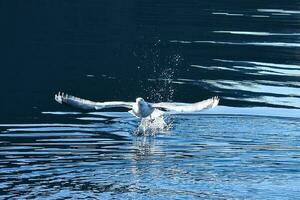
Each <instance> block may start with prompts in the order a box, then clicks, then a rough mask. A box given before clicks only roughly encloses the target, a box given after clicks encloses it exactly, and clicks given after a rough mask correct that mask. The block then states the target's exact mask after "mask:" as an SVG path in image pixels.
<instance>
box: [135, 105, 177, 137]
mask: <svg viewBox="0 0 300 200" xmlns="http://www.w3.org/2000/svg"><path fill="white" fill-rule="evenodd" d="M172 126H173V122H172V120H171V118H170V117H169V115H166V113H165V112H163V111H160V110H157V109H156V110H155V111H154V112H153V113H152V114H151V116H149V117H146V118H143V119H142V120H141V122H140V124H139V126H138V128H137V129H136V131H135V132H134V134H135V135H143V136H154V135H156V134H157V133H166V132H167V131H168V130H170V129H171V128H172Z"/></svg>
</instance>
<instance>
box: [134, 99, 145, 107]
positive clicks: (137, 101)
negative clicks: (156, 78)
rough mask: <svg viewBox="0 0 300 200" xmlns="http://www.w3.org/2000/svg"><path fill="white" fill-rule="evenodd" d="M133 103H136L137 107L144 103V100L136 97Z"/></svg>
mask: <svg viewBox="0 0 300 200" xmlns="http://www.w3.org/2000/svg"><path fill="white" fill-rule="evenodd" d="M135 102H136V103H137V104H138V105H141V104H143V103H145V100H144V99H143V98H141V97H138V98H136V100H135Z"/></svg>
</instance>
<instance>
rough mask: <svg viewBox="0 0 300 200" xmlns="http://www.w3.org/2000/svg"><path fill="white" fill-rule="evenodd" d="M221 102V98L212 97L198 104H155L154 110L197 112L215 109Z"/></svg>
mask: <svg viewBox="0 0 300 200" xmlns="http://www.w3.org/2000/svg"><path fill="white" fill-rule="evenodd" d="M219 101H220V99H219V97H212V98H210V99H207V100H204V101H200V102H196V103H154V104H152V106H153V107H154V108H162V109H165V110H167V111H174V112H196V111H200V110H203V109H208V108H214V107H216V106H217V105H218V104H219Z"/></svg>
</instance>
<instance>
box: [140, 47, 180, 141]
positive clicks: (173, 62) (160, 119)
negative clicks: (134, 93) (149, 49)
mask: <svg viewBox="0 0 300 200" xmlns="http://www.w3.org/2000/svg"><path fill="white" fill-rule="evenodd" d="M155 47H156V48H157V44H156V45H155ZM154 52H156V55H154V56H152V58H153V59H154V60H153V61H152V62H153V63H154V64H153V70H152V72H153V73H152V74H149V79H148V80H149V81H151V83H152V84H151V85H150V86H149V87H148V88H144V90H145V93H146V94H149V95H148V96H147V97H146V99H147V100H148V101H151V102H166V101H167V102H170V101H172V99H173V95H174V91H175V90H174V87H173V84H172V81H173V80H174V78H175V76H176V69H177V68H178V65H179V64H180V63H181V61H182V58H181V56H180V55H178V54H174V55H169V56H166V57H165V58H164V59H162V58H161V56H160V54H159V52H160V51H154ZM172 124H173V123H172V119H171V118H170V116H168V115H167V114H166V113H165V112H163V111H159V110H155V111H154V112H153V114H152V115H151V117H147V118H144V119H142V120H141V122H140V125H139V127H138V129H137V130H136V134H138V135H155V134H157V133H161V132H166V131H168V130H169V129H170V128H172Z"/></svg>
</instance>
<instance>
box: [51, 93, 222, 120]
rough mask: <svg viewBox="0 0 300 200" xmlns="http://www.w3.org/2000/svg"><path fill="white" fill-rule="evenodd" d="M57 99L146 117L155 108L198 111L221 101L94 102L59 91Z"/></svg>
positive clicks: (83, 106) (211, 99)
mask: <svg viewBox="0 0 300 200" xmlns="http://www.w3.org/2000/svg"><path fill="white" fill-rule="evenodd" d="M55 100H56V101H57V102H58V103H60V104H63V103H65V104H68V105H71V106H73V107H77V108H81V109H85V110H101V109H106V108H117V107H119V108H122V107H123V108H128V109H130V110H129V112H130V113H131V114H133V115H134V116H136V117H138V118H146V117H148V116H150V118H151V114H152V113H153V111H154V110H155V109H158V110H160V109H162V110H166V111H171V112H172V111H173V112H196V111H200V110H203V109H208V108H214V107H215V106H217V105H218V103H219V100H220V99H219V97H212V98H210V99H207V100H204V101H200V102H196V103H174V102H170V103H164V102H162V103H148V102H146V101H145V100H144V99H143V98H141V97H138V98H136V101H135V102H124V101H110V102H94V101H90V100H85V99H81V98H78V97H75V96H72V95H68V94H64V93H60V92H59V93H58V94H55Z"/></svg>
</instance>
